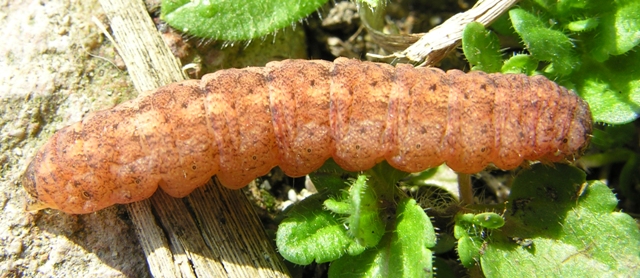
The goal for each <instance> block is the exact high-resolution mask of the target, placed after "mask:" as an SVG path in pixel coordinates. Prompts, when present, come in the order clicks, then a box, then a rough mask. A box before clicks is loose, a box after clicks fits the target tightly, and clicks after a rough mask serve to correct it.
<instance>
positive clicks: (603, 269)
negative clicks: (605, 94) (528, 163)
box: [480, 164, 640, 277]
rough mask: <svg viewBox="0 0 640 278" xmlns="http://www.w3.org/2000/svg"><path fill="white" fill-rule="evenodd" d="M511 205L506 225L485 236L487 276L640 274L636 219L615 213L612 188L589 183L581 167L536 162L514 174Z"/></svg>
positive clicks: (639, 246) (483, 259)
mask: <svg viewBox="0 0 640 278" xmlns="http://www.w3.org/2000/svg"><path fill="white" fill-rule="evenodd" d="M509 204H510V208H509V210H508V211H507V212H506V215H505V216H506V223H505V226H503V227H502V228H501V229H499V230H495V231H493V232H492V233H491V234H489V235H488V237H487V238H486V239H485V241H486V242H487V244H486V246H485V248H483V249H482V255H481V256H480V262H481V265H482V269H483V271H484V274H485V275H486V276H488V277H518V276H545V277H549V276H564V277H586V276H591V277H604V276H619V275H622V276H627V277H637V276H638V275H640V267H639V266H640V231H639V230H638V227H637V225H636V223H635V221H634V220H633V218H631V217H630V216H629V215H627V214H624V213H620V212H615V208H616V205H617V199H616V198H615V196H614V195H613V193H612V192H611V190H610V189H609V188H608V187H607V186H606V185H605V184H603V183H601V182H599V181H595V182H589V183H585V174H584V172H582V171H581V170H579V169H577V168H574V167H571V166H567V165H555V167H554V168H550V167H547V166H544V165H540V164H538V165H535V166H533V167H532V168H531V169H529V170H525V171H523V172H522V173H521V174H520V175H519V176H518V177H517V178H516V180H515V181H514V184H513V189H512V192H511V196H510V198H509ZM505 258H508V259H505ZM514 261H517V262H518V264H517V265H514V264H513V263H512V262H514Z"/></svg>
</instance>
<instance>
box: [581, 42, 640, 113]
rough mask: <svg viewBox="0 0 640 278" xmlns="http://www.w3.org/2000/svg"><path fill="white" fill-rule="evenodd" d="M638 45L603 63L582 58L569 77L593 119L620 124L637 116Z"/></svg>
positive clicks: (639, 102) (639, 98) (639, 110)
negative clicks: (578, 68) (579, 64)
mask: <svg viewBox="0 0 640 278" xmlns="http://www.w3.org/2000/svg"><path fill="white" fill-rule="evenodd" d="M639 62H640V48H635V49H634V51H630V52H629V53H628V54H626V55H621V56H612V57H611V58H610V59H609V60H607V61H606V62H604V63H599V62H597V61H595V60H592V59H588V58H585V59H584V66H583V67H582V68H581V69H580V70H579V71H578V72H576V73H575V74H574V75H573V76H571V81H572V82H573V83H574V84H575V87H576V91H577V92H578V93H579V94H580V96H581V97H582V98H584V99H585V100H586V101H587V102H588V103H589V107H590V108H591V113H592V114H593V118H594V119H595V121H596V122H604V123H609V124H624V123H629V122H632V121H634V120H635V119H637V118H638V116H639V115H640V67H638V64H639Z"/></svg>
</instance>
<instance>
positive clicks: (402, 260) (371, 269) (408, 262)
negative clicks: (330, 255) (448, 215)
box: [329, 199, 436, 277]
mask: <svg viewBox="0 0 640 278" xmlns="http://www.w3.org/2000/svg"><path fill="white" fill-rule="evenodd" d="M396 212H397V218H396V223H395V227H394V229H392V230H393V232H389V233H386V234H385V236H384V237H383V238H382V240H381V241H380V244H379V245H378V246H377V248H370V249H367V251H365V252H364V253H362V254H361V255H359V256H355V257H352V256H345V257H342V258H340V259H339V260H337V261H335V262H333V263H332V264H331V267H330V268H329V277H432V275H433V270H432V253H431V250H430V249H429V248H431V247H433V246H435V241H436V236H435V231H434V229H433V225H432V224H431V220H430V219H429V217H428V216H427V215H426V214H425V213H424V211H423V209H422V208H421V207H420V206H418V205H417V204H416V202H415V200H413V199H403V200H402V201H400V202H399V203H398V207H397V211H396Z"/></svg>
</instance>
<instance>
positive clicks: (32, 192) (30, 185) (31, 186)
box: [22, 161, 51, 212]
mask: <svg viewBox="0 0 640 278" xmlns="http://www.w3.org/2000/svg"><path fill="white" fill-rule="evenodd" d="M33 165H34V161H31V162H30V163H29V166H27V171H26V172H25V173H24V175H23V176H22V186H23V187H24V189H25V190H26V191H27V196H26V198H25V210H26V211H29V212H36V211H39V210H41V209H46V208H50V207H51V206H50V205H48V204H47V203H45V202H43V201H41V200H40V198H38V189H37V188H36V175H35V171H34V170H33Z"/></svg>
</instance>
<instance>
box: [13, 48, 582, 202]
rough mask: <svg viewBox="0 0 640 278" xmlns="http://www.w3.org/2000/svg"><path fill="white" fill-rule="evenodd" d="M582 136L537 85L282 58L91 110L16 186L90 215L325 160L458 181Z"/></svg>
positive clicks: (575, 116)
mask: <svg viewBox="0 0 640 278" xmlns="http://www.w3.org/2000/svg"><path fill="white" fill-rule="evenodd" d="M591 128H592V120H591V114H590V111H589V108H588V105H587V104H586V102H584V101H583V100H582V99H580V98H579V97H578V96H577V95H575V94H574V93H573V92H570V91H567V90H566V89H565V88H563V87H560V86H558V85H556V84H555V83H553V82H551V81H549V80H547V79H545V78H544V77H541V76H535V77H527V76H525V75H501V74H485V73H482V72H472V73H468V74H465V73H463V72H461V71H457V70H453V71H449V72H447V73H445V72H443V71H441V70H439V69H434V68H413V67H411V66H409V65H398V66H396V67H392V66H390V65H387V64H378V63H371V62H361V61H356V60H349V59H345V58H338V59H337V60H335V61H334V62H333V63H332V62H327V61H306V60H287V61H282V62H272V63H269V64H268V65H267V66H266V67H264V68H245V69H230V70H223V71H218V72H215V73H212V74H208V75H205V76H204V77H203V78H202V80H190V81H184V82H180V83H174V84H170V85H167V86H164V87H161V88H158V89H156V90H155V91H154V92H153V93H151V94H147V95H145V96H142V97H139V98H137V99H134V100H131V101H128V102H125V103H122V104H120V105H118V106H116V107H114V108H112V109H109V110H103V111H98V112H95V113H92V114H90V115H88V116H87V117H86V118H85V119H84V120H82V121H81V122H78V123H75V124H73V125H71V126H68V127H66V128H63V129H62V130H60V131H58V132H57V133H56V134H54V135H53V137H52V138H51V139H50V140H49V141H48V142H47V143H46V144H45V146H43V147H42V149H40V150H39V151H38V153H37V154H36V156H35V158H34V159H33V161H32V162H31V164H30V165H29V166H28V168H27V172H26V173H25V175H24V177H23V184H24V186H25V188H26V190H27V191H28V193H29V195H30V197H31V198H30V199H29V200H28V204H30V206H31V208H42V207H51V208H55V209H59V210H62V211H65V212H68V213H89V212H93V211H96V210H99V209H102V208H104V207H107V206H110V205H113V204H116V203H130V202H135V201H139V200H142V199H145V198H148V197H149V196H151V195H152V194H153V193H154V192H155V190H156V189H157V187H158V186H159V187H160V188H162V189H163V190H164V191H166V192H167V193H168V194H169V195H171V196H174V197H183V196H185V195H187V194H189V193H190V192H191V191H192V190H193V189H195V188H196V187H198V186H201V185H202V184H204V183H205V182H206V181H207V180H208V179H209V178H210V177H211V176H213V175H217V176H218V178H219V179H220V182H221V183H222V184H224V185H225V186H227V187H230V188H241V187H243V186H245V185H246V184H247V183H249V182H250V181H251V180H252V179H255V178H256V177H258V176H261V175H264V174H266V173H267V172H268V171H269V170H270V169H272V168H273V167H275V166H280V167H281V168H282V169H283V170H284V172H285V173H286V174H288V175H290V176H302V175H306V174H308V173H310V172H312V171H314V170H315V169H317V168H319V167H320V166H321V165H322V164H323V163H324V161H326V160H327V159H328V158H331V157H332V158H333V159H334V160H335V161H336V162H337V163H338V164H339V165H340V166H341V167H343V168H344V169H345V170H349V171H360V170H366V169H369V168H371V167H373V166H374V165H375V164H376V163H378V162H381V161H382V160H387V161H388V162H389V163H390V164H391V165H392V166H393V167H396V168H398V169H399V170H402V171H407V172H416V171H420V170H424V169H427V168H431V167H435V166H438V165H440V164H442V163H447V165H449V166H450V167H451V168H452V169H453V170H455V171H458V172H461V173H475V172H478V171H480V170H482V169H483V168H485V167H486V166H487V165H488V164H490V163H493V164H494V165H496V166H497V167H499V168H502V169H513V168H515V167H517V166H519V165H521V164H522V163H523V161H525V160H542V161H546V162H557V161H563V160H571V159H573V158H574V157H575V156H577V155H579V154H580V153H581V151H582V150H583V149H584V148H585V147H586V145H587V144H588V142H589V138H590V135H589V134H590V132H591Z"/></svg>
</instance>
